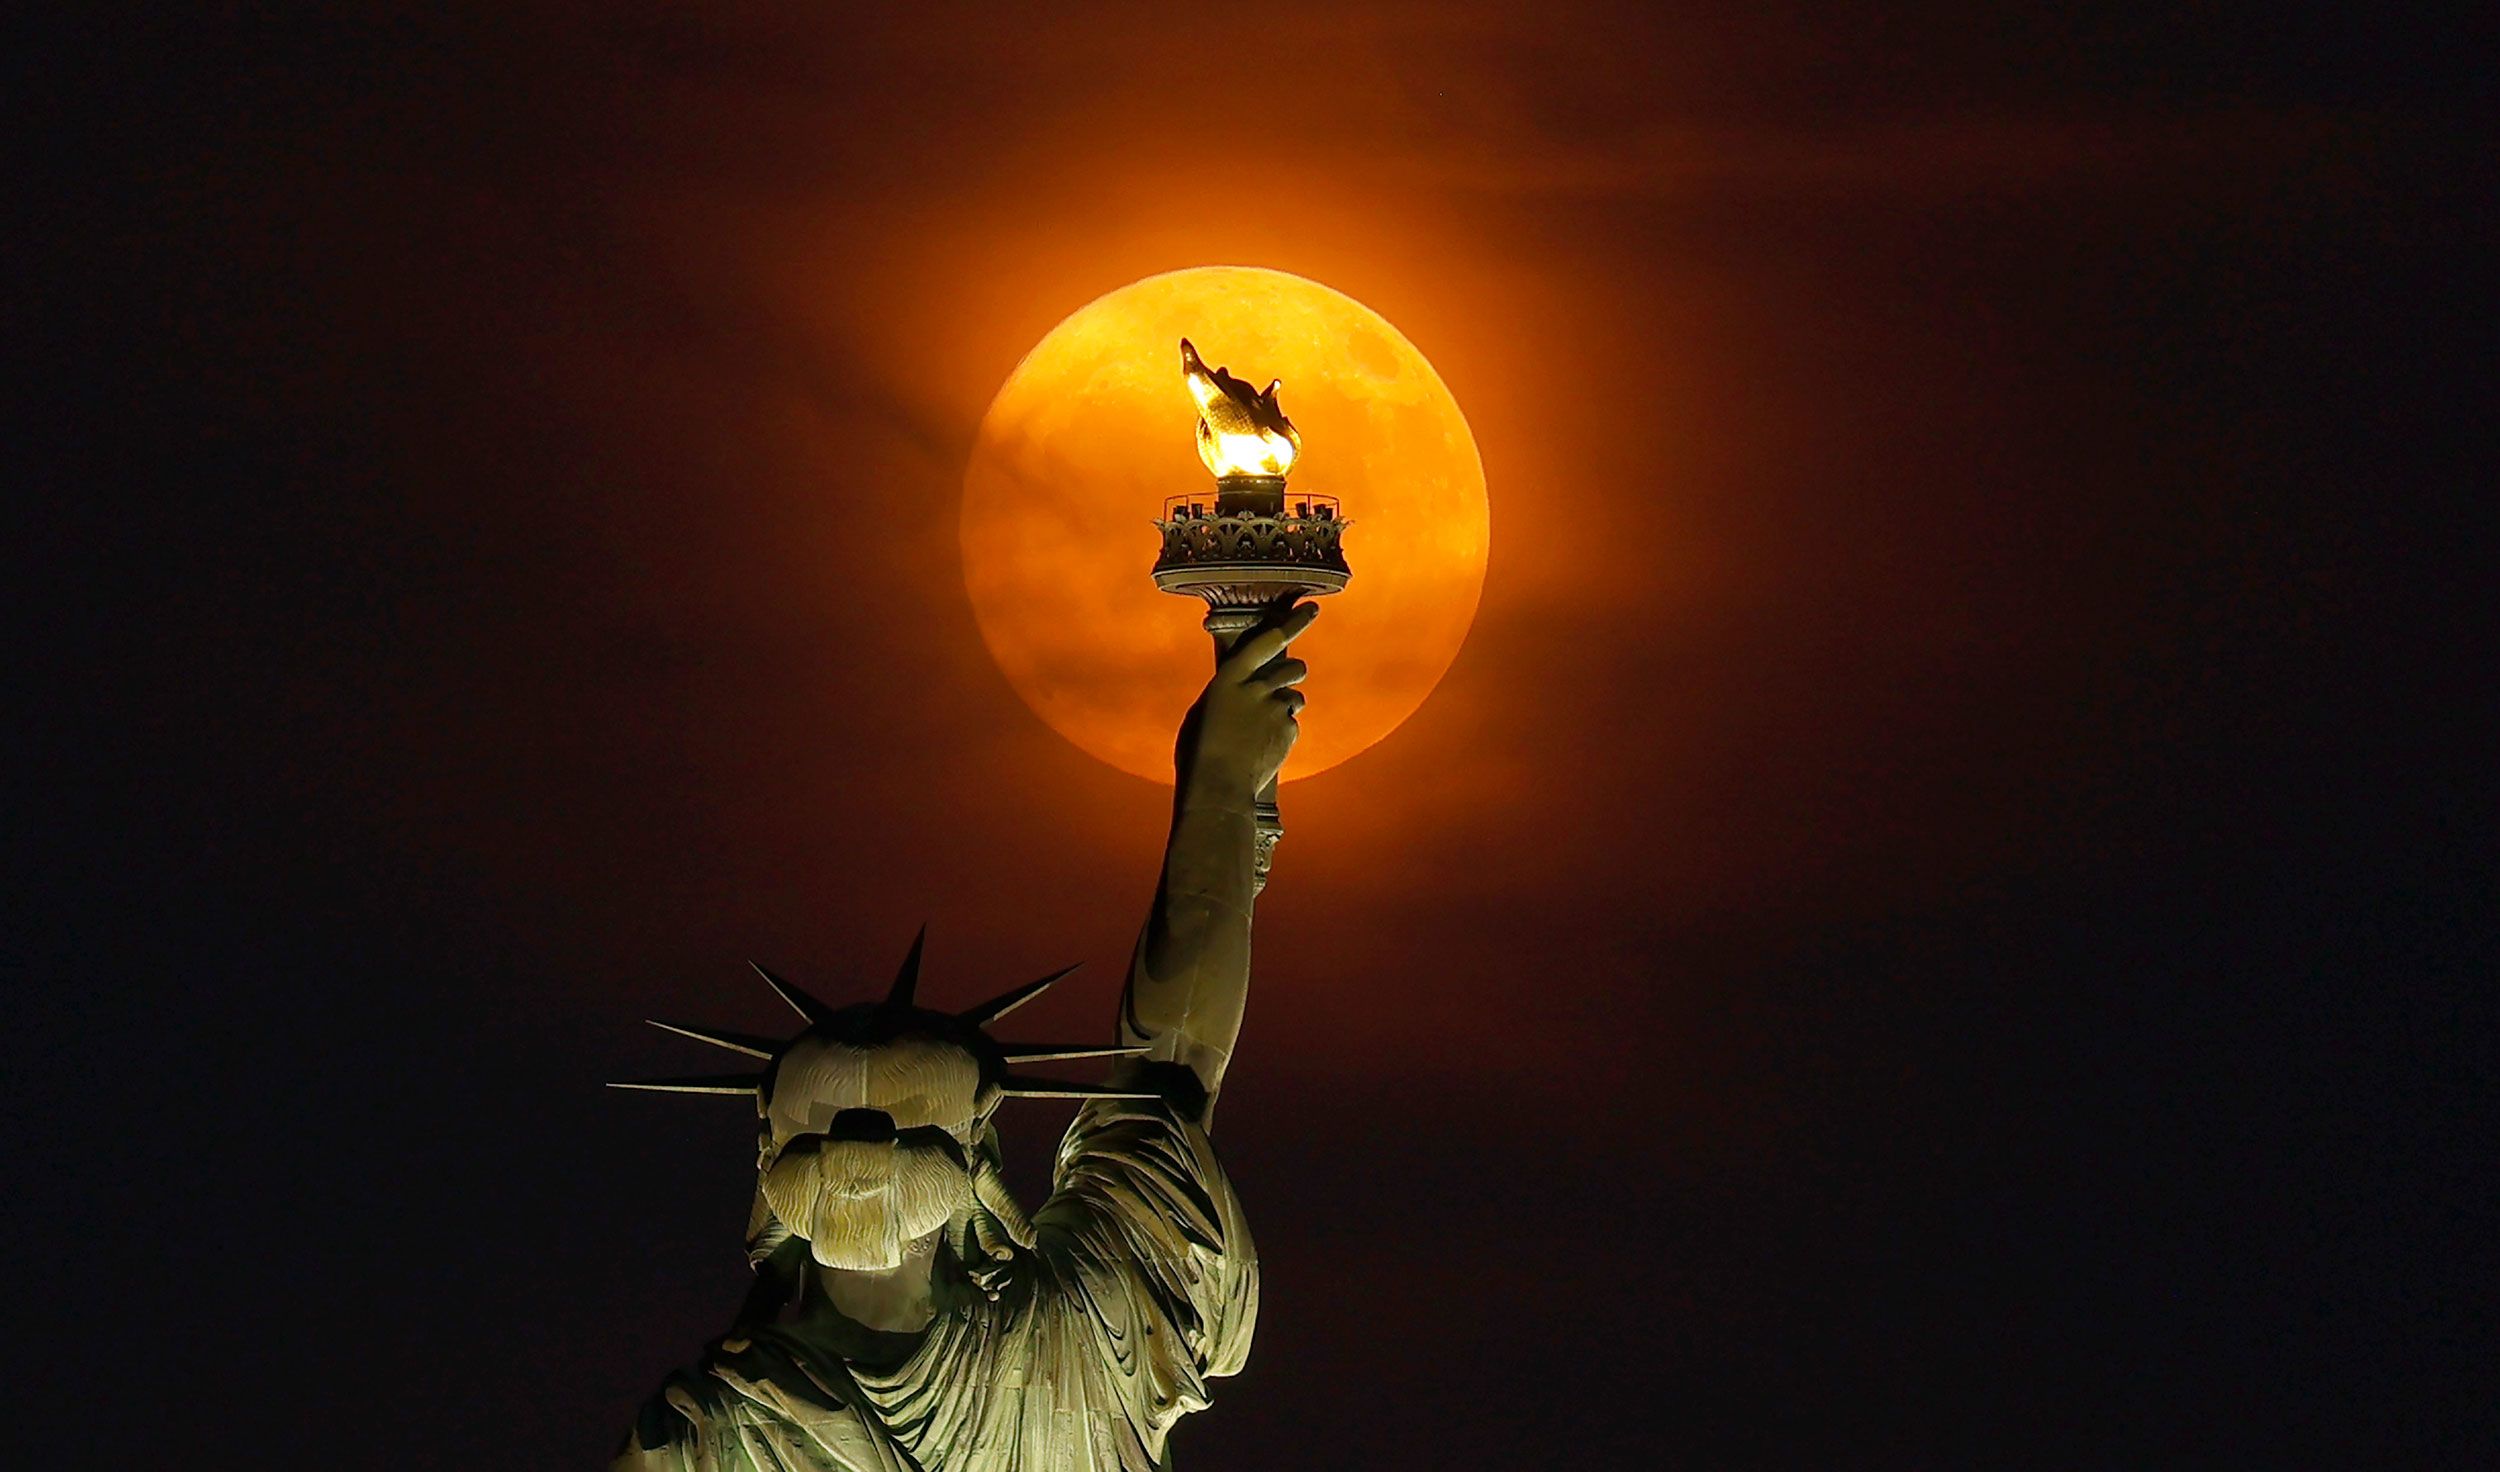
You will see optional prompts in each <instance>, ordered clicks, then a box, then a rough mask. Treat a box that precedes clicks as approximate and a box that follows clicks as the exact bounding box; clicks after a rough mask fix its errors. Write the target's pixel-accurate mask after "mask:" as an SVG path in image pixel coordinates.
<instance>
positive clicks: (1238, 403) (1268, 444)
mask: <svg viewBox="0 0 2500 1472" xmlns="http://www.w3.org/2000/svg"><path fill="white" fill-rule="evenodd" d="M1181 378H1182V379H1183V380H1184V381H1185V382H1187V383H1188V385H1189V396H1190V397H1191V398H1193V399H1196V400H1197V401H1198V458H1199V459H1200V460H1203V461H1205V462H1206V467H1207V469H1208V470H1210V471H1212V472H1213V473H1214V475H1215V478H1216V479H1218V480H1229V479H1231V478H1233V477H1235V476H1243V475H1272V476H1279V477H1281V476H1283V475H1284V474H1286V473H1287V472H1288V471H1290V470H1292V469H1293V462H1294V460H1295V459H1296V458H1297V457H1298V456H1300V455H1301V453H1302V436H1301V435H1299V434H1297V433H1295V432H1294V427H1293V421H1292V420H1290V419H1287V418H1286V417H1285V411H1284V410H1282V409H1279V408H1278V407H1276V390H1278V389H1279V388H1282V387H1283V386H1284V382H1285V381H1284V380H1283V379H1281V378H1280V379H1277V380H1275V381H1274V382H1272V383H1270V384H1269V385H1268V386H1267V391H1266V392H1265V393H1252V392H1251V391H1250V385H1248V384H1246V383H1244V382H1242V381H1241V380H1240V379H1238V378H1235V377H1233V376H1232V375H1231V374H1230V373H1227V372H1225V371H1224V370H1223V369H1221V368H1218V369H1216V370H1215V371H1214V372H1212V373H1210V372H1208V371H1207V365H1206V360H1204V359H1202V358H1200V357H1199V356H1198V350H1197V349H1196V348H1194V347H1192V346H1190V344H1189V339H1188V338H1185V337H1184V338H1182V339H1181Z"/></svg>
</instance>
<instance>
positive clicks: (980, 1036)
mask: <svg viewBox="0 0 2500 1472" xmlns="http://www.w3.org/2000/svg"><path fill="white" fill-rule="evenodd" d="M928 939H929V931H928V927H926V926H923V927H921V930H920V934H919V935H918V936H916V937H914V938H913V940H912V943H911V953H910V954H909V955H907V956H905V957H904V958H903V965H902V968H901V969H900V970H899V971H897V972H896V973H895V976H894V984H893V985H892V986H890V987H888V988H887V989H886V993H885V995H884V997H882V998H880V999H879V1000H877V1001H874V1002H861V1003H855V1004H853V1005H851V1006H847V1007H832V1006H828V1005H826V1004H825V1003H824V1002H821V1001H819V1000H817V999H816V998H815V997H814V996H811V995H809V994H808V993H807V992H806V991H804V990H803V989H801V988H800V987H799V986H798V985H797V984H796V983H794V982H791V981H789V980H787V979H786V978H784V977H781V976H779V975H776V974H775V973H773V972H771V971H768V970H766V969H765V968H764V967H763V966H762V965H760V964H758V963H755V962H752V961H751V962H749V963H747V964H749V965H751V966H754V967H755V972H756V974H757V975H758V976H761V977H763V978H764V984H765V985H767V986H769V987H771V988H772V989H773V991H774V993H775V994H777V995H778V996H779V997H780V998H781V999H782V1000H783V1001H784V1002H787V1003H789V1004H790V1007H791V1009H792V1010H794V1011H796V1012H797V1013H798V1014H799V1016H800V1017H801V1018H803V1019H805V1021H806V1023H807V1025H806V1027H805V1028H803V1029H801V1030H800V1031H799V1032H798V1033H796V1034H795V1035H793V1036H791V1037H788V1038H781V1039H774V1038H766V1037H757V1036H755V1035H752V1034H749V1033H739V1032H727V1031H723V1030H722V1029H719V1028H712V1027H690V1026H687V1025H686V1024H684V1023H678V1022H662V1021H661V1020H659V1019H658V1018H656V1017H654V1018H649V1019H646V1020H647V1021H649V1022H650V1024H651V1025H652V1026H653V1027H657V1028H662V1029H664V1030H666V1031H669V1032H673V1033H676V1034H678V1035H679V1036H681V1037H689V1038H693V1039H694V1040H695V1041H696V1042H699V1043H709V1044H711V1045H712V1046H713V1047H715V1048H726V1049H728V1050H729V1051H730V1052H733V1053H744V1054H746V1055H747V1056H748V1057H750V1058H759V1059H762V1060H763V1064H764V1066H763V1067H762V1069H760V1070H758V1071H757V1072H754V1073H728V1074H712V1075H707V1076H702V1077H694V1078H653V1079H638V1080H635V1081H632V1082H629V1083H614V1084H610V1085H609V1086H608V1087H610V1088H614V1089H647V1090H651V1091H653V1092H657V1093H664V1094H743V1095H745V1096H747V1097H749V1098H751V1099H754V1100H755V1101H756V1103H757V1107H758V1108H761V1107H762V1106H763V1105H765V1104H766V1103H768V1102H769V1101H770V1100H771V1098H772V1089H773V1078H774V1074H775V1073H776V1071H777V1070H778V1067H779V1065H780V1062H781V1059H782V1058H783V1056H784V1055H786V1054H787V1053H788V1052H789V1051H790V1050H791V1048H793V1047H794V1046H796V1045H797V1044H798V1043H800V1042H801V1041H803V1040H807V1039H821V1040H824V1041H827V1042H833V1043H838V1044H841V1045H843V1046H844V1047H847V1048H852V1049H859V1050H864V1051H869V1050H875V1049H878V1048H882V1047H886V1046H890V1045H894V1044H898V1043H900V1042H902V1041H903V1040H905V1039H913V1040H925V1041H934V1042H940V1043H948V1044H952V1045H954V1046H956V1047H959V1048H961V1049H962V1050H963V1051H965V1052H966V1053H969V1054H971V1055H972V1057H973V1058H974V1060H975V1061H977V1062H978V1064H979V1065H980V1070H981V1093H982V1095H983V1096H984V1098H985V1100H993V1099H997V1098H1002V1097H1003V1098H1009V1099H1154V1098H1160V1097H1162V1096H1161V1095H1158V1094H1152V1093H1147V1092H1143V1091H1140V1090H1134V1089H1119V1088H1113V1087H1110V1086H1108V1085H1104V1084H1080V1083H1070V1082H1065V1081H1062V1080H1058V1079H1044V1078H1027V1077H1024V1076H1022V1075H1020V1074H1018V1073H1016V1072H1015V1071H1014V1069H1015V1066H1016V1065H1017V1064H1020V1063H1045V1062H1055V1061H1060V1060H1065V1059H1075V1058H1133V1057H1136V1056H1137V1055H1138V1054H1140V1053H1143V1052H1145V1051H1146V1049H1145V1048H1144V1047H1143V1046H1118V1047H1094V1046H1090V1045H1086V1044H1071V1043H1007V1044H1002V1043H999V1042H997V1041H996V1040H994V1039H992V1038H991V1037H990V1035H989V1032H988V1028H989V1026H990V1024H991V1023H994V1022H996V1021H998V1020H999V1019H1000V1018H1002V1017H1005V1016H1006V1015H1007V1014H1008V1013H1010V1012H1013V1011H1014V1010H1016V1009H1017V1008H1018V1007H1021V1006H1023V1005H1024V1004H1025V1003H1027V1002H1029V1001H1032V1000H1033V999H1034V998H1035V997H1038V996H1040V995H1041V994H1042V993H1043V992H1044V991H1045V990H1047V989H1048V988H1049V986H1050V984H1051V983H1052V982H1055V981H1057V980H1059V979H1060V978H1061V977H1064V976H1066V975H1067V974H1068V973H1069V972H1071V971H1074V970H1076V967H1075V966H1064V967H1061V968H1060V969H1059V970H1057V971H1054V972H1052V973H1051V974H1050V975H1048V976H1045V977H1043V978H1041V979H1040V980H1038V981H1029V982H1026V983H1025V984H1024V985H1022V986H1020V987H1017V988H1015V989H1013V990H1012V991H1006V992H1002V993H1000V994H999V995H997V996H995V997H992V998H990V999H989V1000H988V1001H986V1002H983V1003H982V1004H981V1005H979V1006H977V1007H973V1008H970V1009H968V1010H965V1011H962V1012H937V1011H932V1010H930V1009H929V1008H926V1007H923V1006H921V1005H920V1004H919V1002H918V993H919V989H920V954H921V951H922V949H923V948H924V947H925V946H926V944H927V942H928ZM1079 964H1082V963H1079Z"/></svg>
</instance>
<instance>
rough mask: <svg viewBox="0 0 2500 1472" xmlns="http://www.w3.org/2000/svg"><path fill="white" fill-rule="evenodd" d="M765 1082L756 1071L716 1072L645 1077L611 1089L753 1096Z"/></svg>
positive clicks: (610, 1086)
mask: <svg viewBox="0 0 2500 1472" xmlns="http://www.w3.org/2000/svg"><path fill="white" fill-rule="evenodd" d="M763 1082H764V1078H763V1075H761V1074H755V1073H715V1074H711V1075H708V1076H705V1077H698V1078H644V1079H635V1080H633V1081H632V1082H630V1083H612V1084H610V1085H608V1087H609V1088H611V1089H643V1090H647V1091H649V1092H651V1093H655V1094H746V1095H749V1096H752V1095H753V1094H754V1093H755V1091H756V1089H757V1088H759V1087H760V1086H761V1085H762V1084H763Z"/></svg>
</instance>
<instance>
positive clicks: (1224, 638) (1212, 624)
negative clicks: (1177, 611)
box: [1206, 608, 1285, 899]
mask: <svg viewBox="0 0 2500 1472" xmlns="http://www.w3.org/2000/svg"><path fill="white" fill-rule="evenodd" d="M1265 616H1266V615H1265V613H1264V612H1263V611H1262V610H1260V609H1255V608H1214V609H1209V610H1208V611H1207V618H1206V629H1207V632H1208V633H1209V634H1211V635H1213V636H1214V638H1215V662H1216V663H1217V664H1218V665H1221V664H1223V663H1224V656H1226V655H1228V654H1230V653H1232V652H1233V645H1234V644H1235V643H1237V642H1238V641H1239V640H1240V638H1241V636H1242V635H1244V634H1246V633H1248V632H1250V631H1251V630H1252V629H1255V628H1257V627H1258V626H1259V624H1260V622H1261V621H1262V620H1263V619H1264V618H1265ZM1251 811H1252V812H1253V813H1254V814H1255V815H1256V816H1257V819H1258V837H1257V844H1258V847H1257V848H1256V849H1255V850H1254V851H1253V852H1252V853H1251V855H1250V897H1251V898H1252V899H1256V898H1258V896H1259V893H1260V891H1262V890H1264V889H1266V888H1267V866H1268V864H1269V863H1270V862H1271V861H1272V860H1273V859H1274V858H1275V857H1276V841H1277V840H1278V839H1280V838H1283V837H1284V836H1285V819H1284V816H1283V814H1281V813H1280V812H1278V811H1277V808H1276V779H1275V778H1273V777H1270V778H1268V779H1267V785H1266V786H1264V787H1261V788H1260V789H1259V796H1258V800H1257V802H1256V804H1255V805H1254V806H1253V807H1252V809H1251Z"/></svg>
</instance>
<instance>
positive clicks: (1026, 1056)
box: [998, 1043, 1154, 1063]
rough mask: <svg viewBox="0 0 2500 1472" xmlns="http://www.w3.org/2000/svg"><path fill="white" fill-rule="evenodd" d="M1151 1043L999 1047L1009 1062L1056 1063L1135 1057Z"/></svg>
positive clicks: (1148, 1050) (1036, 1044) (1047, 1044)
mask: <svg viewBox="0 0 2500 1472" xmlns="http://www.w3.org/2000/svg"><path fill="white" fill-rule="evenodd" d="M1153 1047H1154V1045H1153V1044H1151V1043H1136V1044H1129V1045H1123V1046H1121V1047H1117V1048H1098V1047H1093V1046H1090V1045H1088V1044H1085V1043H1012V1044H1006V1045H1003V1046H1001V1047H1000V1048H999V1050H998V1051H999V1052H1000V1053H1001V1054H1003V1055H1005V1057H1006V1059H1007V1061H1008V1062H1010V1063H1056V1062H1060V1061H1062V1060H1064V1059H1070V1058H1135V1057H1137V1056H1139V1055H1140V1054H1143V1053H1147V1052H1151V1051H1152V1050H1153Z"/></svg>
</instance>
